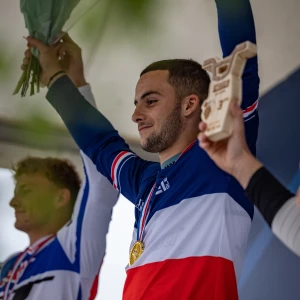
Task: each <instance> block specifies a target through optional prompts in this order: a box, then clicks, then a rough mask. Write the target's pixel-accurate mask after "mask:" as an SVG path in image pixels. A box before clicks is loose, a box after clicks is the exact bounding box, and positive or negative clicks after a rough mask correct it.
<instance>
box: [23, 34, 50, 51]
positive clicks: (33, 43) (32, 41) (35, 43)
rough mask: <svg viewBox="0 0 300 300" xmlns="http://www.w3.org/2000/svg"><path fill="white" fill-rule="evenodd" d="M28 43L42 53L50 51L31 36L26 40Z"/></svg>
mask: <svg viewBox="0 0 300 300" xmlns="http://www.w3.org/2000/svg"><path fill="white" fill-rule="evenodd" d="M26 39H27V41H28V44H29V45H30V46H32V47H35V48H36V49H38V50H39V51H40V52H45V51H47V50H48V46H47V45H45V44H44V43H42V42H41V41H39V40H37V39H35V38H33V37H31V36H29V37H27V38H26Z"/></svg>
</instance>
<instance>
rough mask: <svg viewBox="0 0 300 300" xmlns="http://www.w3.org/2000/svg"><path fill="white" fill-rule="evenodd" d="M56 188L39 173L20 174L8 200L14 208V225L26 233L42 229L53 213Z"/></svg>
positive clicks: (56, 193) (56, 194)
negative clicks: (12, 193) (13, 191)
mask: <svg viewBox="0 0 300 300" xmlns="http://www.w3.org/2000/svg"><path fill="white" fill-rule="evenodd" d="M58 190H59V189H58V187H57V186H56V185H55V184H54V183H52V182H51V181H49V180H48V179H47V178H46V177H45V176H44V175H41V174H39V173H35V174H22V175H20V176H19V177H18V178H17V181H16V188H15V194H14V197H13V199H12V200H11V201H10V206H12V207H13V208H14V210H15V216H16V222H15V227H16V228H17V229H19V230H21V231H24V232H26V233H29V232H33V231H38V230H43V228H44V227H45V225H47V224H48V223H49V222H50V221H51V220H52V218H53V216H54V214H55V199H56V198H57V197H58Z"/></svg>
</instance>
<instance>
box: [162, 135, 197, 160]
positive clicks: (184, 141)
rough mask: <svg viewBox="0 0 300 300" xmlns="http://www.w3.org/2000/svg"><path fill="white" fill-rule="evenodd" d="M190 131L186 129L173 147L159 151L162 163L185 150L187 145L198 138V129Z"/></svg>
mask: <svg viewBox="0 0 300 300" xmlns="http://www.w3.org/2000/svg"><path fill="white" fill-rule="evenodd" d="M188 132H189V131H187V130H185V131H184V132H183V133H182V134H181V135H180V136H179V138H178V139H177V140H176V142H175V143H174V144H173V145H172V146H171V147H169V148H167V149H165V150H163V151H161V152H159V161H160V164H161V165H162V164H163V163H165V162H166V161H167V160H168V159H170V158H171V157H173V156H175V155H177V154H179V153H181V152H183V151H184V150H185V149H186V147H188V146H189V145H190V144H191V143H192V142H193V141H195V140H196V139H197V134H198V130H197V131H190V133H188Z"/></svg>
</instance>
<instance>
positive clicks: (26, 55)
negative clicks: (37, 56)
mask: <svg viewBox="0 0 300 300" xmlns="http://www.w3.org/2000/svg"><path fill="white" fill-rule="evenodd" d="M24 55H25V57H28V58H30V57H31V56H32V54H31V51H30V49H26V51H25V52H24Z"/></svg>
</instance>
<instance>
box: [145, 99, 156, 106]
mask: <svg viewBox="0 0 300 300" xmlns="http://www.w3.org/2000/svg"><path fill="white" fill-rule="evenodd" d="M156 102H157V100H151V99H149V100H147V105H148V106H153V105H154V104H155V103H156Z"/></svg>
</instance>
